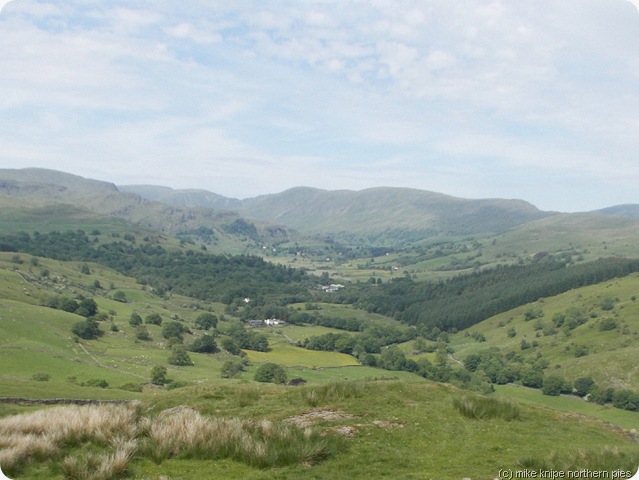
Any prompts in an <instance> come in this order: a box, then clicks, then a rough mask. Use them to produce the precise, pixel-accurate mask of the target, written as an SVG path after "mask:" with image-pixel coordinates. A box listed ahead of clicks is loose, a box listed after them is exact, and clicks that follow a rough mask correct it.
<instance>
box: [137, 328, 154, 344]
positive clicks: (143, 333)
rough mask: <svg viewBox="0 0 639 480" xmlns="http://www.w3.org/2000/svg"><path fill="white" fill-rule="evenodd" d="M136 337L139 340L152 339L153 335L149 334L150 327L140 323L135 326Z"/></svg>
mask: <svg viewBox="0 0 639 480" xmlns="http://www.w3.org/2000/svg"><path fill="white" fill-rule="evenodd" d="M135 338H137V339H138V340H143V341H147V340H151V335H150V334H149V329H148V328H146V327H145V326H144V325H138V326H136V327H135Z"/></svg>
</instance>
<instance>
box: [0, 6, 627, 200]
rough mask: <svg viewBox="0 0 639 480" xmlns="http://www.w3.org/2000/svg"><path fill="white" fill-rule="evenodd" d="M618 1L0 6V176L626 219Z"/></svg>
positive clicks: (623, 33)
mask: <svg viewBox="0 0 639 480" xmlns="http://www.w3.org/2000/svg"><path fill="white" fill-rule="evenodd" d="M635 3H637V2H634V3H633V2H631V1H628V0H530V1H520V0H415V1H413V0H368V1H356V0H317V1H312V0H297V1H292V0H279V1H272V0H237V1H233V2H228V1H221V0H220V1H210V0H206V1H204V0H201V1H200V0H184V1H181V2H176V1H173V0H128V1H121V0H109V1H94V0H68V1H59V0H56V1H46V0H42V1H35V0H13V1H10V2H6V1H4V2H0V7H2V10H1V12H0V168H26V167H41V168H51V169H56V170H62V171H65V172H69V173H73V174H76V175H80V176H83V177H88V178H95V179H99V180H105V181H109V182H113V183H115V184H117V185H129V184H152V185H164V186H169V187H173V188H200V189H206V190H210V191H213V192H215V193H218V194H221V195H225V196H228V197H234V198H247V197H254V196H257V195H263V194H268V193H278V192H281V191H284V190H286V189H288V188H292V187H295V186H310V187H317V188H323V189H328V190H337V189H348V190H361V189H365V188H370V187H376V186H392V187H409V188H418V189H422V190H430V191H435V192H440V193H445V194H448V195H453V196H456V197H462V198H518V199H523V200H527V201H529V202H531V203H532V204H534V205H535V206H537V207H538V208H540V209H543V210H553V211H565V212H575V211H588V210H594V209H599V208H603V207H607V206H612V205H617V204H625V203H639V188H637V187H639V12H638V10H637V6H636V4H635Z"/></svg>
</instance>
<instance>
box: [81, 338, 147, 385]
mask: <svg viewBox="0 0 639 480" xmlns="http://www.w3.org/2000/svg"><path fill="white" fill-rule="evenodd" d="M78 345H80V348H81V349H82V351H83V352H84V353H86V354H87V355H88V356H89V358H91V360H93V361H94V362H95V363H96V365H97V366H98V367H101V368H106V369H107V370H112V371H114V372H118V373H121V374H123V375H129V376H131V377H136V378H142V379H144V380H147V377H145V376H144V375H138V374H137V373H132V372H126V371H123V370H118V369H117V368H113V367H110V366H109V365H105V364H104V363H102V362H101V361H100V360H98V358H97V357H96V356H95V355H93V354H92V353H91V352H89V351H88V350H87V349H86V348H85V346H84V345H82V343H81V342H78Z"/></svg>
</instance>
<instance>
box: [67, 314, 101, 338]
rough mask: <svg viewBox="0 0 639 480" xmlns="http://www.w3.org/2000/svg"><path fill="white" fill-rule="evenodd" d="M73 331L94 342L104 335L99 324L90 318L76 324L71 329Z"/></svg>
mask: <svg viewBox="0 0 639 480" xmlns="http://www.w3.org/2000/svg"><path fill="white" fill-rule="evenodd" d="M71 331H72V332H73V333H74V334H76V335H77V336H78V337H80V338H83V339H85V340H93V339H95V338H98V337H99V336H101V335H103V334H104V332H103V331H102V330H100V327H99V326H98V322H96V321H95V320H92V319H90V318H87V319H86V320H84V321H82V322H78V323H76V324H74V325H73V327H71Z"/></svg>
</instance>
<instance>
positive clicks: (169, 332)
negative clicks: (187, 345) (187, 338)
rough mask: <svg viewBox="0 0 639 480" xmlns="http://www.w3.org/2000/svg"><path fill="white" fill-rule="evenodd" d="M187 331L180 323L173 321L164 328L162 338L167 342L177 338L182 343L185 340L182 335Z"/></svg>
mask: <svg viewBox="0 0 639 480" xmlns="http://www.w3.org/2000/svg"><path fill="white" fill-rule="evenodd" d="M187 330H188V329H187V328H186V327H185V326H184V325H182V324H181V323H180V322H176V321H172V322H169V323H167V324H165V325H164V326H163V327H162V336H163V337H164V338H166V339H167V340H168V339H170V338H175V339H177V340H179V341H180V342H181V341H182V340H183V338H182V334H183V333H186V332H187Z"/></svg>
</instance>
